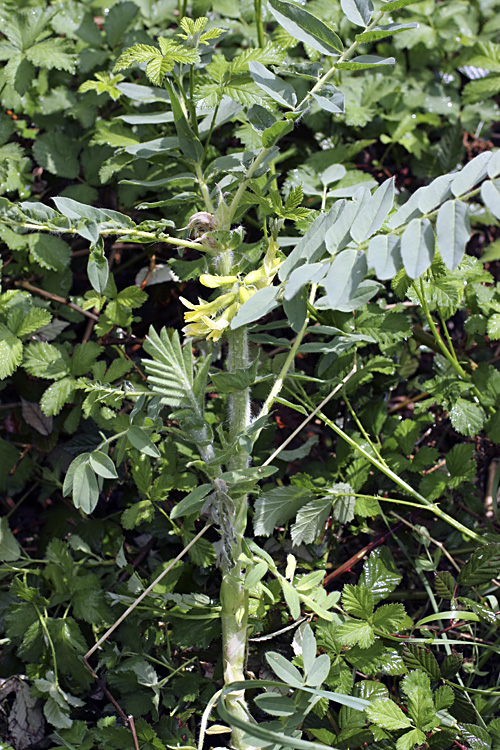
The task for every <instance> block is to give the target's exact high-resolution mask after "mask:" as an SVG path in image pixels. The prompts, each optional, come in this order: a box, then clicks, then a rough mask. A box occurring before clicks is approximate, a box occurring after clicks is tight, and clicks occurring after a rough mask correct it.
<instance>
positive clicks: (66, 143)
mask: <svg viewBox="0 0 500 750" xmlns="http://www.w3.org/2000/svg"><path fill="white" fill-rule="evenodd" d="M79 150H80V147H79V145H78V143H77V142H76V141H75V140H73V138H70V137H69V136H68V135H66V134H65V133H62V132H58V131H55V130H51V131H50V132H47V133H42V135H39V136H38V137H37V139H36V141H35V143H34V145H33V155H34V157H35V159H36V161H37V163H38V164H39V165H40V166H41V167H43V168H44V169H46V170H47V171H48V172H51V174H55V175H58V176H59V177H66V178H68V179H70V180H74V179H76V178H77V177H78V174H79V172H80V164H79V161H78V152H79Z"/></svg>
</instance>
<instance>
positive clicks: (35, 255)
mask: <svg viewBox="0 0 500 750" xmlns="http://www.w3.org/2000/svg"><path fill="white" fill-rule="evenodd" d="M28 244H29V248H30V255H31V259H32V260H33V261H34V262H35V263H39V264H40V265H41V266H42V267H43V268H48V269H49V270H51V271H63V270H64V269H65V268H66V267H67V266H68V265H69V262H70V260H71V250H70V248H69V246H68V244H67V243H66V242H64V241H63V240H62V239H61V238H60V237H53V236H51V235H50V234H31V235H30V236H29V239H28Z"/></svg>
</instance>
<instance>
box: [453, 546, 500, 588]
mask: <svg viewBox="0 0 500 750" xmlns="http://www.w3.org/2000/svg"><path fill="white" fill-rule="evenodd" d="M499 575H500V544H495V543H494V544H486V545H484V547H480V548H479V549H477V550H476V551H475V552H473V553H472V555H471V557H470V558H469V559H468V560H467V562H466V563H465V565H464V567H463V568H462V570H461V571H460V573H459V576H458V582H459V583H460V584H461V585H463V586H478V585H480V584H481V583H489V582H490V581H491V579H492V578H497V577H498V576H499Z"/></svg>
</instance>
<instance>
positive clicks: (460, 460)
mask: <svg viewBox="0 0 500 750" xmlns="http://www.w3.org/2000/svg"><path fill="white" fill-rule="evenodd" d="M473 455H474V446H473V445H467V444H466V443H457V445H454V446H453V448H452V449H451V450H450V451H448V453H447V454H446V468H447V469H448V471H449V472H450V474H451V476H452V477H462V476H464V475H465V476H467V473H468V467H469V466H470V464H471V463H472V465H473V466H474V469H475V468H476V467H475V461H472V462H471V459H472V457H473Z"/></svg>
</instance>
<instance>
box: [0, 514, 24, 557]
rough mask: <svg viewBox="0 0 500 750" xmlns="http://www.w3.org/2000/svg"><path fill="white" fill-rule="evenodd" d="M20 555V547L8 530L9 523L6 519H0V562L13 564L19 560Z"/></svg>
mask: <svg viewBox="0 0 500 750" xmlns="http://www.w3.org/2000/svg"><path fill="white" fill-rule="evenodd" d="M21 554H22V549H21V545H20V544H19V542H18V541H17V539H16V537H15V536H14V534H13V533H12V531H11V530H10V529H9V522H8V521H7V519H6V518H0V560H2V561H3V562H14V560H19V558H20V557H21Z"/></svg>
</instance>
